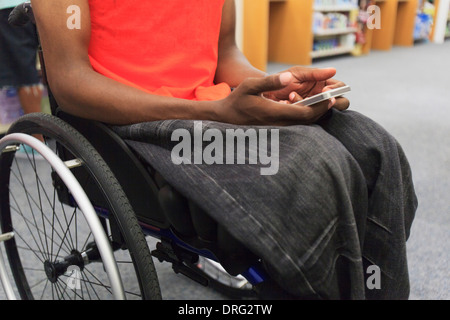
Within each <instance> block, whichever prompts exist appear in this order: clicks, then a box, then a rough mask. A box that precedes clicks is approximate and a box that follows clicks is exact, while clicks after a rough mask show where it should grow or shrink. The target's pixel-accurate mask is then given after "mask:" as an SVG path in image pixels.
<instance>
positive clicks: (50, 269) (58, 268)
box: [44, 250, 84, 283]
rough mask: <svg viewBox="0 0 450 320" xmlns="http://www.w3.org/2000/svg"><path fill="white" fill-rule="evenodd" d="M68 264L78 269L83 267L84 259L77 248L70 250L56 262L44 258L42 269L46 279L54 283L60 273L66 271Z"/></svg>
mask: <svg viewBox="0 0 450 320" xmlns="http://www.w3.org/2000/svg"><path fill="white" fill-rule="evenodd" d="M70 266H77V267H78V268H79V269H80V270H83V269H84V260H83V258H82V256H81V253H80V252H78V251H77V250H72V252H71V253H70V255H68V256H66V257H64V259H63V260H60V261H57V262H50V261H49V260H46V261H45V262H44V271H45V274H46V275H47V278H48V280H50V282H51V283H55V282H56V281H58V278H59V277H60V276H61V275H63V274H65V273H66V272H67V269H68V268H69V267H70Z"/></svg>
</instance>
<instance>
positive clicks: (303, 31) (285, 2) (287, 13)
mask: <svg viewBox="0 0 450 320" xmlns="http://www.w3.org/2000/svg"><path fill="white" fill-rule="evenodd" d="M241 1H242V2H243V16H244V18H243V19H244V21H243V45H242V48H243V52H244V54H245V55H246V56H247V58H248V59H249V61H250V62H251V63H252V64H253V65H254V66H255V67H257V68H259V69H262V70H265V69H266V67H267V62H268V61H273V62H280V63H285V64H297V65H311V64H312V59H313V58H316V57H317V55H319V56H322V53H320V54H319V53H312V52H313V42H314V38H315V37H325V36H336V35H337V36H338V35H340V34H347V33H352V32H355V30H354V29H345V30H339V31H338V30H325V31H323V32H317V33H316V34H315V33H314V32H313V16H314V12H315V11H322V12H346V11H351V10H353V9H356V8H355V7H354V6H320V7H319V6H315V5H314V0H281V1H280V0H241ZM439 1H448V0H439ZM418 3H419V0H376V5H377V6H379V7H380V10H381V28H380V29H374V30H369V29H368V30H366V33H365V38H366V44H365V45H364V46H363V47H362V50H361V52H362V53H363V54H368V53H369V52H370V50H372V49H377V50H390V49H391V48H392V46H394V45H400V46H413V45H414V39H413V36H414V26H415V20H416V10H417V8H418ZM352 50H353V48H352ZM352 50H345V51H346V52H345V53H348V52H350V51H352ZM339 51H340V50H336V52H339ZM337 54H340V53H337Z"/></svg>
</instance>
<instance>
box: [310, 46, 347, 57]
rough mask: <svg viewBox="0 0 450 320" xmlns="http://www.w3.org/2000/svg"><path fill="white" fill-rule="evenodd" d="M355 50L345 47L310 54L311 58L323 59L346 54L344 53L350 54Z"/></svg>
mask: <svg viewBox="0 0 450 320" xmlns="http://www.w3.org/2000/svg"><path fill="white" fill-rule="evenodd" d="M354 49H355V48H353V47H351V48H346V47H339V48H334V49H329V50H319V51H312V52H311V58H313V59H314V58H323V57H331V56H337V55H340V54H346V53H350V52H352V51H353V50H354Z"/></svg>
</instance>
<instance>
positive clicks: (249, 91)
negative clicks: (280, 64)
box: [214, 72, 331, 125]
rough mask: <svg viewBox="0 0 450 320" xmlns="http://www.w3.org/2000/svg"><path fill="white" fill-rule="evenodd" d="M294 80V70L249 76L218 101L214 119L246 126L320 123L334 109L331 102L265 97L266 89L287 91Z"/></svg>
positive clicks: (269, 90)
mask: <svg viewBox="0 0 450 320" xmlns="http://www.w3.org/2000/svg"><path fill="white" fill-rule="evenodd" d="M294 81H295V77H294V75H293V74H292V73H291V72H284V73H281V74H275V75H271V76H267V77H265V78H248V79H246V80H244V81H243V82H242V83H241V84H240V85H239V86H238V87H237V88H236V89H235V90H234V91H233V92H232V93H231V94H230V95H229V96H228V97H227V98H225V99H223V100H219V101H217V102H216V103H218V104H219V105H217V106H216V108H215V110H216V111H215V112H216V117H215V119H214V120H216V121H220V122H229V123H234V124H243V125H250V124H252V125H295V124H311V123H314V122H316V121H317V120H318V119H319V118H321V117H322V116H323V115H324V114H325V113H326V112H327V111H328V110H329V109H330V108H331V104H330V102H329V101H324V102H321V103H318V104H316V105H314V106H303V105H301V104H299V105H292V104H290V103H286V102H285V101H274V100H272V99H267V98H265V97H263V96H262V93H264V92H279V91H285V90H286V88H289V87H290V86H292V83H293V82H294ZM322 89H323V87H322Z"/></svg>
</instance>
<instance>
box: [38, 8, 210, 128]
mask: <svg viewBox="0 0 450 320" xmlns="http://www.w3.org/2000/svg"><path fill="white" fill-rule="evenodd" d="M74 3H75V4H76V5H78V6H79V7H80V9H81V28H80V29H68V28H67V18H68V17H69V15H68V14H67V12H66V11H67V8H68V7H69V6H70V5H73V4H74ZM32 5H33V10H34V14H35V16H36V21H37V26H38V29H39V31H40V37H41V43H42V47H43V50H44V55H45V64H46V67H47V74H48V80H49V85H50V87H51V89H52V92H53V94H54V95H55V98H56V99H57V101H58V103H59V105H60V107H61V108H62V109H63V110H65V111H67V112H68V113H71V114H74V115H77V116H80V117H84V118H89V119H95V120H99V121H104V122H107V123H113V124H128V123H136V122H142V121H152V120H160V119H210V118H212V117H213V115H212V112H213V110H212V106H211V105H210V104H208V103H199V102H196V103H194V102H192V101H189V100H183V99H176V98H169V97H161V96H157V95H151V94H147V93H145V92H143V91H141V90H138V89H136V88H132V87H129V86H126V85H123V84H121V83H119V82H117V81H114V80H111V79H109V78H107V77H105V76H103V75H101V74H99V73H97V72H95V71H94V70H93V69H92V67H91V64H90V61H89V57H88V46H89V40H90V32H91V29H90V13H89V5H88V1H87V0H78V1H74V0H33V1H32Z"/></svg>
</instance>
